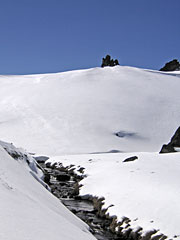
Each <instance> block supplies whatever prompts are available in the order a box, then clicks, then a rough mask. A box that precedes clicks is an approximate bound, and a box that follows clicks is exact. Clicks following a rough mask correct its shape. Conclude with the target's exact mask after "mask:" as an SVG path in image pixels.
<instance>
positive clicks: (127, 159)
mask: <svg viewBox="0 0 180 240" xmlns="http://www.w3.org/2000/svg"><path fill="white" fill-rule="evenodd" d="M136 159H138V157H137V156H133V157H129V158H126V159H125V160H124V161H123V162H132V161H135V160H136Z"/></svg>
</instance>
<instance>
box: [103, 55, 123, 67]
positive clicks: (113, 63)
mask: <svg viewBox="0 0 180 240" xmlns="http://www.w3.org/2000/svg"><path fill="white" fill-rule="evenodd" d="M116 65H119V62H118V60H117V59H115V60H113V59H111V56H110V55H106V57H105V58H103V59H102V64H101V67H107V66H110V67H114V66H116Z"/></svg>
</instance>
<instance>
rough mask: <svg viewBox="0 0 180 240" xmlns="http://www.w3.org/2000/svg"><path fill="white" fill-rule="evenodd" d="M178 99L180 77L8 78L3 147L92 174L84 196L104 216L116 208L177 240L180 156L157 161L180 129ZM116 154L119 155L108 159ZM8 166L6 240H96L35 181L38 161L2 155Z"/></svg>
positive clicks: (146, 73)
mask: <svg viewBox="0 0 180 240" xmlns="http://www.w3.org/2000/svg"><path fill="white" fill-rule="evenodd" d="M179 89H180V73H179V72H169V73H165V72H159V71H153V70H148V69H138V68H132V67H123V66H116V67H113V68H112V67H106V68H94V69H88V70H78V71H71V72H65V73H55V74H40V75H27V76H0V133H1V137H0V138H1V140H5V141H8V142H12V143H13V144H15V145H16V146H19V147H23V148H26V149H27V151H28V152H31V153H36V154H39V155H40V154H42V155H47V156H51V158H50V161H60V162H63V164H73V163H74V164H75V165H76V166H78V165H81V166H83V167H85V168H86V170H85V171H86V173H87V175H88V176H87V178H86V179H84V180H83V181H82V183H83V187H82V189H81V194H83V195H84V194H92V195H97V196H104V197H105V207H108V206H109V205H111V204H114V206H113V207H110V208H109V209H108V211H109V213H110V214H111V215H117V216H118V219H119V220H121V219H122V217H123V216H126V217H128V218H130V219H131V222H130V225H131V226H132V227H133V229H134V231H136V229H138V226H141V227H143V231H144V232H143V233H142V234H144V236H145V235H146V234H147V233H148V234H150V233H151V230H152V229H160V231H159V232H158V233H157V234H159V233H160V232H162V233H164V234H166V235H167V236H168V238H173V236H174V235H177V237H178V238H179V235H180V231H179V226H178V223H179V222H180V207H179V201H180V191H179V189H180V184H179V171H180V161H179V157H180V155H179V154H180V153H176V154H164V155H159V154H158V153H157V152H158V151H159V150H160V149H161V146H162V144H164V143H168V142H169V140H170V138H171V137H172V135H173V133H174V132H175V130H176V129H177V128H178V127H179V119H180V111H179V104H180V94H179ZM115 133H118V135H119V137H118V136H116V135H115ZM0 145H1V146H3V147H5V145H6V144H5V143H2V142H1V143H0ZM7 148H8V149H10V151H19V152H21V150H17V149H14V147H12V145H7ZM111 151H119V152H120V153H116V154H110V153H109V154H103V153H105V152H111ZM143 152H147V153H143ZM90 153H100V154H90ZM70 154H71V155H70ZM63 155H64V156H63ZM133 155H137V156H138V160H136V161H134V162H128V163H122V160H123V159H125V158H126V157H130V156H133ZM89 159H91V160H90V161H89ZM0 161H1V168H0V193H1V196H2V197H1V205H0V213H1V217H0V225H1V231H0V239H3V240H4V239H7V240H10V239H13V240H16V239H18V240H21V239H22V240H24V239H34V240H36V239H37V240H39V239H50V238H53V239H59V238H60V239H67V240H70V239H84V240H85V239H93V236H92V235H90V234H89V233H88V231H87V226H86V225H85V224H84V223H82V222H81V221H80V220H78V219H77V218H76V217H74V216H73V215H72V214H71V213H70V212H69V211H67V210H66V208H65V207H64V206H63V205H62V204H61V203H60V202H59V201H58V200H57V199H56V198H55V197H53V196H52V195H51V194H50V193H49V192H48V191H47V190H46V189H45V188H43V187H42V185H40V184H39V183H38V182H37V181H35V180H34V178H33V177H32V175H33V176H34V177H36V178H37V179H38V181H40V182H41V183H42V184H43V182H42V173H41V172H40V171H39V170H38V169H37V168H36V165H35V164H34V161H33V160H32V159H30V166H28V165H27V163H26V162H24V161H21V160H20V159H18V160H17V161H16V160H14V159H12V158H11V157H10V156H8V154H7V153H6V152H5V151H4V150H3V149H2V148H1V147H0ZM29 167H30V168H29ZM30 169H31V170H30ZM2 229H3V230H2ZM52 236H53V237H52Z"/></svg>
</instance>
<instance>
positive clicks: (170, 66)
mask: <svg viewBox="0 0 180 240" xmlns="http://www.w3.org/2000/svg"><path fill="white" fill-rule="evenodd" d="M177 70H180V63H179V62H178V60H177V59H174V60H172V61H170V62H168V63H166V64H165V66H164V67H163V68H161V69H160V70H159V71H165V72H168V71H177Z"/></svg>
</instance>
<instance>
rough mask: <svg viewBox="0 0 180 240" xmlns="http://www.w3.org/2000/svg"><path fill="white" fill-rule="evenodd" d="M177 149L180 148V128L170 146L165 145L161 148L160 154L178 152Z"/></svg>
mask: <svg viewBox="0 0 180 240" xmlns="http://www.w3.org/2000/svg"><path fill="white" fill-rule="evenodd" d="M176 147H180V127H179V128H178V129H177V130H176V132H175V134H174V136H173V137H172V138H171V141H170V142H169V143H168V144H164V145H163V146H162V148H161V151H160V153H171V152H177V151H176V150H175V148H176Z"/></svg>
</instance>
